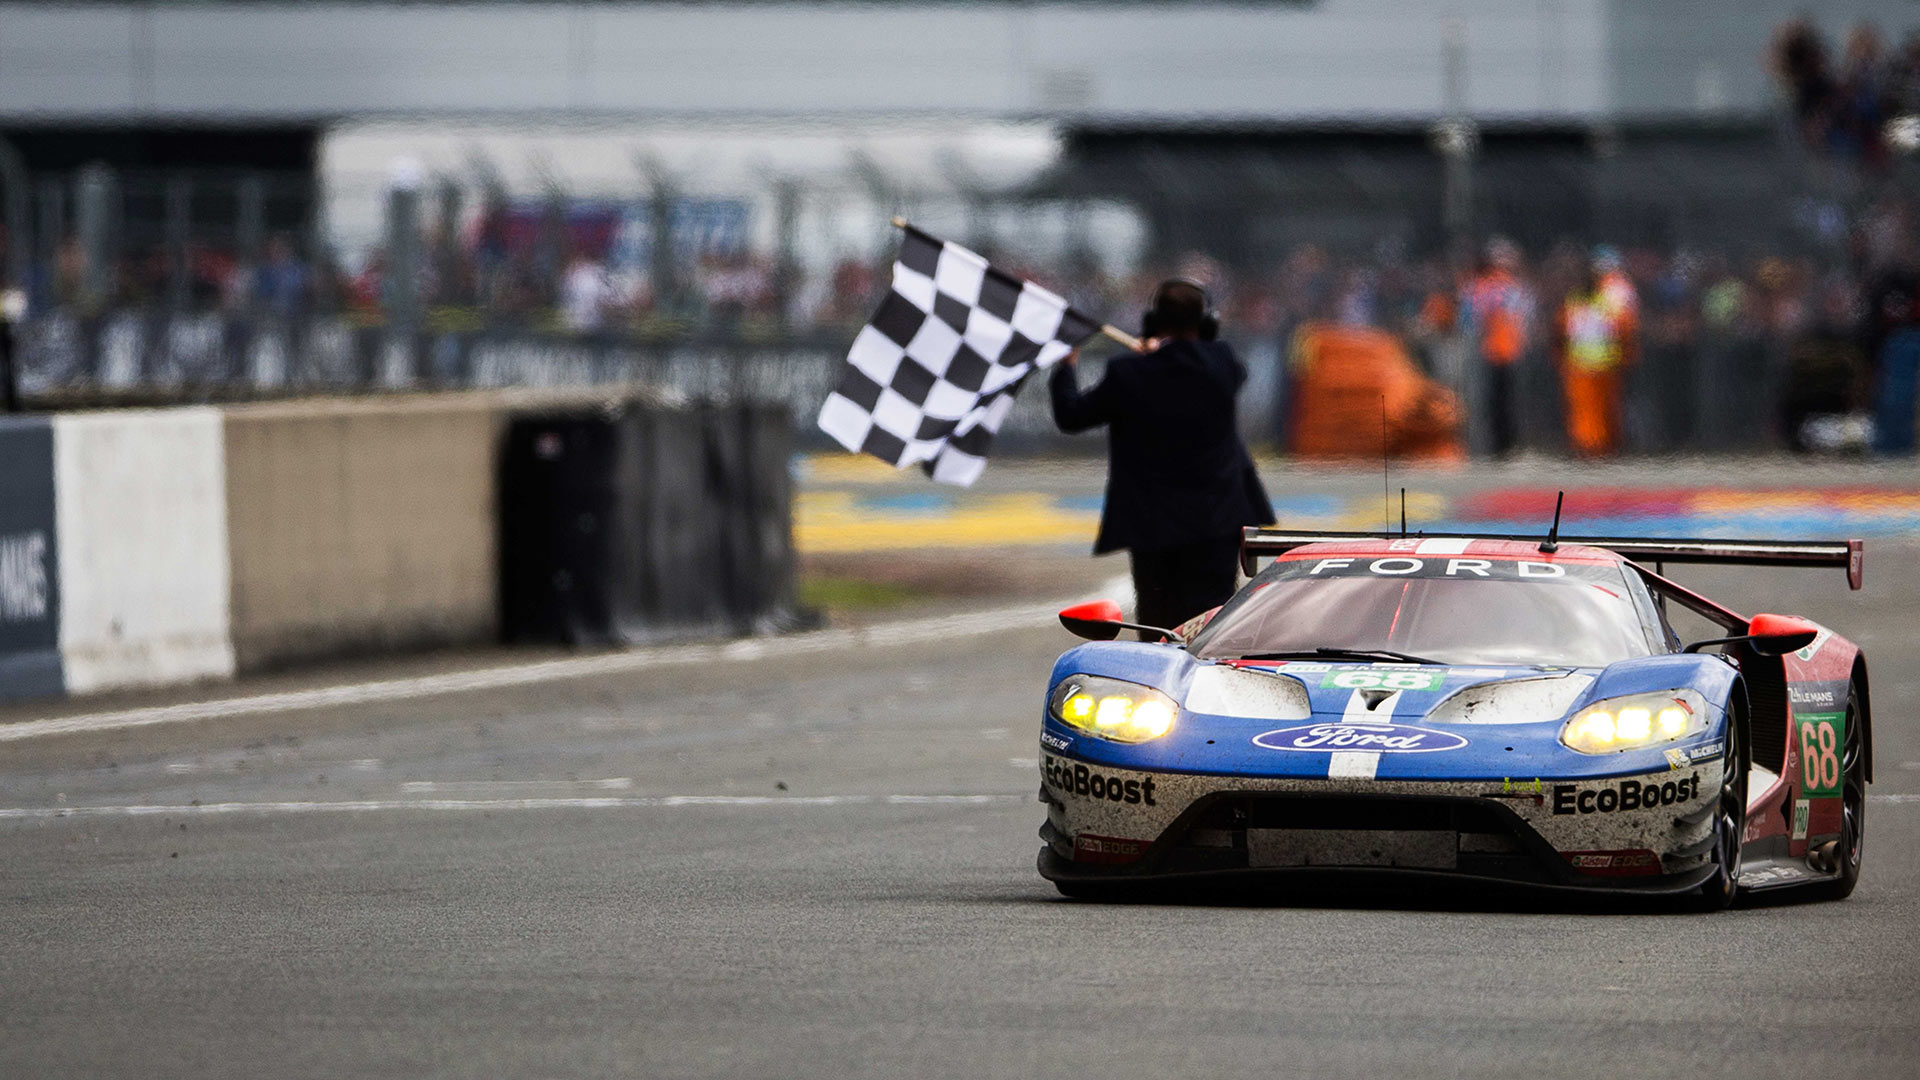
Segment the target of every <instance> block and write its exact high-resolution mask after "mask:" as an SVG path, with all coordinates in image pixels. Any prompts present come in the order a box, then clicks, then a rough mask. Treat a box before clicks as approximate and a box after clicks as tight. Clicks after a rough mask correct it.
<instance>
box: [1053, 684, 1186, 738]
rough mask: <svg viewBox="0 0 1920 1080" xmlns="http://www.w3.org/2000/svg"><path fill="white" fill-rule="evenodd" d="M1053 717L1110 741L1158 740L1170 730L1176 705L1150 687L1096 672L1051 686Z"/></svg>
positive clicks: (1069, 725) (1175, 717)
mask: <svg viewBox="0 0 1920 1080" xmlns="http://www.w3.org/2000/svg"><path fill="white" fill-rule="evenodd" d="M1047 709H1048V712H1049V714H1050V715H1052V716H1053V718H1054V719H1056V720H1058V721H1060V722H1061V723H1063V724H1066V725H1067V726H1068V727H1071V728H1074V729H1076V730H1078V731H1084V732H1086V733H1088V734H1090V735H1097V736H1099V737H1100V738H1103V739H1111V740H1113V741H1114V742H1124V743H1138V742H1146V741H1147V740H1149V739H1158V738H1160V737H1161V736H1163V735H1165V734H1167V733H1168V732H1170V731H1172V730H1173V725H1174V721H1175V720H1176V719H1177V718H1178V716H1179V712H1180V710H1179V707H1178V706H1176V705H1175V704H1174V702H1173V699H1172V698H1169V697H1168V696H1167V695H1165V694H1163V693H1161V692H1160V691H1158V690H1155V689H1154V688H1152V687H1150V686H1142V685H1140V684H1138V683H1131V682H1127V681H1125V680H1123V679H1110V678H1107V677H1105V676H1100V675H1074V676H1070V677H1068V678H1066V679H1062V680H1061V681H1060V682H1059V683H1058V684H1056V685H1055V686H1054V689H1053V693H1052V694H1051V695H1050V696H1049V697H1048V699H1047Z"/></svg>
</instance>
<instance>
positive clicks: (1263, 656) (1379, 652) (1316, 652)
mask: <svg viewBox="0 0 1920 1080" xmlns="http://www.w3.org/2000/svg"><path fill="white" fill-rule="evenodd" d="M1328 658H1332V659H1336V660H1398V661H1400V662H1402V663H1407V664H1439V663H1443V662H1444V661H1440V660H1434V659H1431V658H1428V657H1425V656H1415V655H1413V654H1412V653H1403V652H1394V651H1393V650H1392V649H1332V648H1328V647H1326V646H1324V645H1323V646H1321V647H1320V648H1318V649H1307V650H1297V649H1296V650H1294V651H1292V652H1263V653H1248V654H1246V655H1245V656H1236V657H1234V659H1235V660H1324V659H1328Z"/></svg>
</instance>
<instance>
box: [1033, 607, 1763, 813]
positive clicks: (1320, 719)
mask: <svg viewBox="0 0 1920 1080" xmlns="http://www.w3.org/2000/svg"><path fill="white" fill-rule="evenodd" d="M1211 663H1213V661H1207V660H1196V659H1194V658H1193V657H1192V656H1189V655H1188V654H1187V652H1186V651H1185V650H1184V649H1181V648H1178V647H1176V646H1172V645H1149V644H1144V643H1137V642H1121V641H1113V642H1095V643H1090V644H1086V645H1081V646H1079V647H1078V648H1074V649H1071V650H1068V651H1067V652H1066V653H1064V654H1063V655H1062V656H1061V657H1060V659H1059V660H1057V661H1056V662H1055V663H1054V666H1053V674H1052V676H1051V677H1050V678H1049V679H1048V680H1047V692H1048V694H1049V695H1051V694H1052V692H1053V688H1054V687H1055V686H1056V685H1058V684H1059V682H1060V681H1061V680H1062V679H1065V678H1067V677H1069V676H1073V675H1098V676H1104V677H1107V678H1112V679H1120V680H1124V681H1126V682H1131V683H1138V684H1141V685H1144V686H1150V687H1154V688H1157V689H1159V690H1161V691H1163V692H1165V693H1166V694H1167V695H1168V696H1170V697H1172V698H1173V699H1174V701H1176V702H1184V701H1185V700H1186V696H1187V690H1188V688H1189V686H1190V685H1191V683H1192V681H1193V677H1194V673H1195V672H1196V671H1198V670H1199V669H1201V668H1203V667H1205V666H1207V665H1209V664H1211ZM1355 670H1360V671H1369V670H1371V671H1378V672H1389V673H1407V672H1414V673H1419V674H1420V677H1419V678H1417V679H1409V680H1403V681H1409V682H1419V683H1427V684H1431V686H1430V688H1426V689H1407V690H1402V691H1401V692H1400V696H1399V698H1398V699H1397V700H1396V701H1395V703H1394V706H1393V709H1392V714H1391V716H1379V715H1377V714H1372V715H1369V716H1368V717H1367V721H1368V722H1369V723H1371V724H1374V725H1379V724H1381V723H1385V724H1389V725H1391V726H1392V727H1393V728H1395V729H1402V728H1404V729H1407V730H1405V731H1399V730H1395V731H1391V732H1386V733H1384V734H1385V736H1386V737H1388V738H1392V739H1396V740H1398V745H1397V746H1395V744H1393V743H1389V744H1388V747H1389V748H1388V749H1385V750H1384V752H1381V753H1380V755H1379V760H1378V763H1377V766H1376V767H1375V771H1374V774H1373V775H1374V777H1375V778H1376V779H1379V780H1491V781H1496V782H1498V781H1511V782H1513V783H1514V784H1520V783H1527V784H1531V783H1532V782H1533V781H1534V780H1535V779H1542V780H1549V779H1591V778H1600V777H1608V776H1627V775H1638V774H1643V773H1647V772H1650V771H1654V770H1658V769H1663V768H1667V767H1668V766H1669V759H1668V757H1667V756H1666V751H1667V750H1669V749H1672V748H1674V747H1676V746H1677V747H1680V748H1682V749H1685V748H1688V747H1692V746H1716V747H1717V746H1718V745H1720V740H1721V739H1722V737H1723V735H1724V727H1725V721H1726V711H1727V707H1728V698H1729V695H1730V694H1731V693H1732V692H1733V688H1734V682H1735V678H1736V673H1735V671H1734V670H1733V668H1732V667H1730V666H1729V665H1728V664H1727V663H1726V662H1725V661H1723V660H1721V659H1719V658H1718V657H1714V656H1709V655H1702V654H1697V653H1670V654H1661V655H1655V656H1645V657H1637V658H1634V659H1629V660H1621V661H1619V662H1617V663H1614V664H1611V665H1609V666H1607V667H1604V668H1579V669H1573V673H1575V674H1579V675H1586V676H1590V677H1591V678H1592V679H1593V682H1592V685H1591V686H1589V687H1588V688H1587V689H1586V691H1585V692H1584V693H1582V694H1581V695H1580V696H1579V698H1578V699H1577V700H1575V701H1574V703H1573V705H1572V706H1571V707H1569V708H1568V709H1567V710H1565V711H1564V712H1561V713H1560V714H1558V715H1555V716H1551V717H1541V718H1540V719H1539V720H1538V721H1537V722H1530V723H1502V724H1490V723H1471V724H1462V723H1442V722H1430V721H1428V720H1427V717H1428V715H1429V713H1431V712H1432V711H1433V709H1434V708H1435V706H1438V705H1439V704H1441V703H1442V702H1443V701H1445V700H1446V699H1448V698H1449V697H1451V696H1453V695H1454V694H1455V693H1457V692H1458V691H1460V690H1462V689H1465V688H1467V687H1470V686H1482V685H1486V684H1489V683H1497V682H1504V681H1512V680H1519V679H1527V678H1536V679H1537V678H1539V677H1541V676H1542V675H1546V674H1557V673H1561V672H1567V671H1568V670H1569V669H1565V668H1551V669H1548V668H1538V667H1507V668H1501V667H1497V666H1464V665H1462V666H1448V665H1438V664H1430V665H1370V664H1367V663H1365V662H1349V661H1344V660H1329V661H1327V662H1324V663H1308V664H1287V665H1284V666H1280V667H1275V668H1269V669H1267V670H1266V671H1263V672H1261V673H1260V674H1261V677H1265V678H1277V679H1295V680H1297V681H1298V682H1299V683H1300V684H1301V685H1302V686H1303V687H1304V688H1305V689H1306V692H1307V696H1308V699H1309V702H1310V704H1311V709H1312V716H1311V718H1310V719H1303V720H1293V721H1287V720H1273V719H1247V718H1244V717H1232V716H1216V715H1209V714H1205V713H1196V712H1190V711H1188V710H1187V709H1185V708H1184V707H1183V708H1182V709H1181V711H1180V714H1179V718H1178V720H1177V721H1176V722H1175V724H1174V727H1173V730H1172V731H1171V732H1169V733H1168V734H1167V735H1165V736H1164V737H1162V738H1159V739H1155V740H1153V741H1151V742H1147V743H1141V744H1126V743H1119V742H1113V741H1110V740H1107V739H1102V738H1099V737H1097V736H1094V735H1089V734H1087V733H1086V732H1083V731H1080V730H1078V729H1076V728H1073V727H1070V726H1068V725H1066V724H1063V723H1061V722H1060V721H1058V720H1055V719H1053V718H1052V717H1051V716H1048V715H1047V710H1046V700H1047V699H1046V698H1044V697H1043V698H1042V700H1041V714H1042V716H1043V724H1044V727H1045V731H1046V733H1047V738H1046V740H1045V741H1046V744H1047V745H1048V746H1049V747H1050V748H1051V749H1052V750H1054V751H1058V752H1061V753H1065V754H1068V755H1071V756H1073V757H1075V758H1079V759H1081V760H1084V761H1087V762H1090V763H1093V764H1104V765H1112V766H1115V767H1122V768H1135V769H1159V770H1166V771H1172V772H1194V773H1212V774H1226V775H1240V776H1258V777H1299V778H1303V779H1311V778H1324V777H1325V776H1327V773H1328V767H1329V760H1330V757H1331V754H1332V752H1333V751H1332V750H1326V751H1319V750H1314V749H1298V748H1287V747H1289V746H1291V745H1292V744H1293V743H1294V742H1302V743H1306V744H1312V743H1314V742H1316V741H1317V739H1318V737H1317V736H1314V735H1313V734H1312V733H1310V732H1308V731H1305V730H1302V731H1299V732H1294V731H1293V729H1308V728H1311V727H1314V726H1316V725H1321V724H1330V723H1337V722H1339V721H1340V720H1341V719H1342V718H1343V717H1345V716H1346V714H1347V711H1348V708H1349V705H1350V703H1351V702H1352V700H1353V698H1354V693H1355V692H1354V690H1353V689H1351V688H1349V687H1343V686H1328V685H1323V684H1324V683H1328V682H1331V681H1333V680H1332V678H1331V677H1332V676H1334V675H1336V674H1338V673H1341V672H1348V671H1355ZM1290 671H1291V672H1292V673H1291V674H1289V672H1290ZM1673 689H1690V690H1693V691H1695V692H1696V693H1698V694H1700V695H1701V696H1702V697H1703V698H1705V699H1706V701H1707V704H1708V707H1709V711H1710V714H1711V715H1709V717H1708V724H1707V730H1706V731H1704V732H1702V733H1701V734H1699V735H1697V736H1694V737H1692V738H1690V739H1687V740H1684V741H1682V742H1679V743H1668V744H1664V745H1661V746H1656V747H1651V748H1648V749H1643V750H1634V751H1626V752H1622V753H1615V754H1598V755H1595V754H1582V753H1579V752H1576V751H1574V750H1571V749H1568V748H1567V747H1566V746H1565V745H1563V744H1562V743H1561V742H1560V730H1561V727H1562V722H1563V721H1564V720H1565V718H1566V717H1567V716H1570V715H1573V714H1574V713H1577V712H1578V711H1579V710H1581V709H1583V708H1585V707H1586V706H1588V705H1589V704H1591V703H1593V702H1596V701H1600V700H1602V699H1605V698H1614V697H1622V696H1625V695H1630V694H1642V693H1652V692H1658V691H1663V690H1673ZM1283 733H1284V734H1283ZM1423 733H1424V734H1423ZM1263 736H1264V738H1263ZM1256 739H1259V740H1261V741H1260V742H1256ZM1263 743H1265V744H1266V745H1262V744H1263ZM1276 744H1277V745H1278V746H1279V747H1280V748H1274V747H1275V745H1276Z"/></svg>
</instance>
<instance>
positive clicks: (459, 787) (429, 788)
mask: <svg viewBox="0 0 1920 1080" xmlns="http://www.w3.org/2000/svg"><path fill="white" fill-rule="evenodd" d="M631 787H633V777H631V776H610V777H608V778H606V779H605V780H408V781H407V782H406V783H404V784H401V785H400V790H401V791H403V792H406V793H407V794H409V795H414V794H426V793H429V792H435V791H500V790H504V789H507V788H589V789H592V790H595V791H626V790H628V789H629V788H631Z"/></svg>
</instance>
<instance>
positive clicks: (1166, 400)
mask: <svg viewBox="0 0 1920 1080" xmlns="http://www.w3.org/2000/svg"><path fill="white" fill-rule="evenodd" d="M1246 381H1247V369H1246V368H1244V367H1242V366H1241V364H1240V361H1239V359H1238V358H1236V357H1235V356H1234V355H1233V350H1232V349H1230V348H1228V347H1227V345H1226V343H1225V342H1221V341H1188V340H1175V341H1171V342H1168V343H1167V344H1166V345H1163V346H1161V347H1160V348H1159V349H1157V350H1155V351H1154V352H1151V353H1148V354H1146V355H1144V356H1143V355H1140V354H1138V353H1123V354H1121V355H1120V356H1117V357H1115V358H1114V359H1113V360H1111V361H1110V362H1109V363H1108V364H1107V373H1106V376H1105V377H1104V378H1102V379H1101V380H1100V382H1099V384H1098V385H1097V386H1094V387H1093V388H1092V389H1090V390H1088V391H1086V392H1085V393H1081V391H1080V387H1079V385H1078V382H1077V381H1076V380H1075V378H1074V369H1073V368H1072V367H1070V366H1068V365H1066V364H1059V365H1056V366H1055V367H1054V369H1053V376H1052V378H1051V380H1050V382H1049V383H1048V386H1049V388H1050V389H1051V390H1052V392H1053V420H1054V423H1056V424H1059V425H1060V430H1062V431H1067V432H1076V431H1085V430H1087V429H1088V428H1091V427H1098V426H1099V425H1101V424H1105V425H1107V446H1108V468H1107V499H1106V507H1105V509H1103V510H1102V511H1101V513H1100V535H1099V537H1098V538H1097V539H1096V540H1095V541H1094V544H1093V551H1094V554H1096V555H1099V554H1104V553H1106V552H1109V551H1118V550H1120V549H1121V548H1132V549H1134V550H1138V551H1152V550H1154V549H1156V548H1169V547H1175V546H1177V545H1180V544H1187V543H1192V542H1194V541H1196V540H1212V539H1220V538H1224V537H1228V536H1237V535H1238V534H1239V532H1240V528H1241V526H1243V525H1268V524H1271V523H1272V522H1273V506H1272V504H1271V503H1269V502H1268V501H1267V493H1266V490H1265V489H1264V488H1262V487H1261V486H1260V477H1259V475H1258V474H1257V473H1255V472H1254V469H1253V459H1252V458H1251V457H1249V456H1248V454H1247V447H1246V444H1245V443H1243V442H1241V441H1240V431H1239V429H1238V427H1237V425H1236V424H1235V422H1234V412H1233V401H1234V397H1235V396H1236V395H1237V394H1238V393H1239V392H1240V386H1241V384H1243V383H1245V382H1246Z"/></svg>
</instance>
